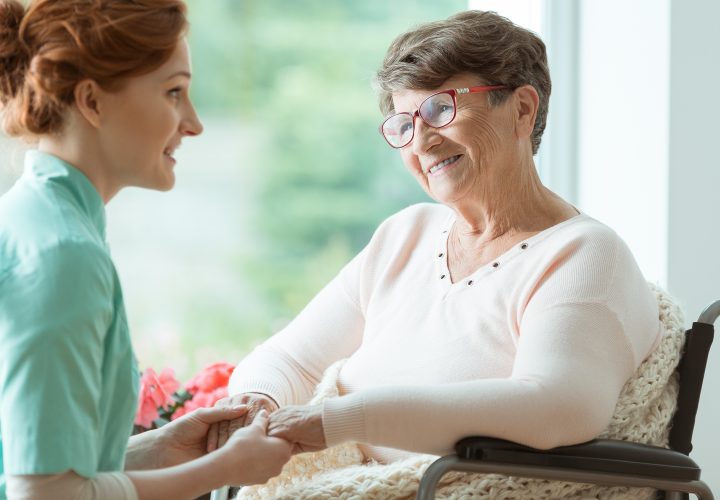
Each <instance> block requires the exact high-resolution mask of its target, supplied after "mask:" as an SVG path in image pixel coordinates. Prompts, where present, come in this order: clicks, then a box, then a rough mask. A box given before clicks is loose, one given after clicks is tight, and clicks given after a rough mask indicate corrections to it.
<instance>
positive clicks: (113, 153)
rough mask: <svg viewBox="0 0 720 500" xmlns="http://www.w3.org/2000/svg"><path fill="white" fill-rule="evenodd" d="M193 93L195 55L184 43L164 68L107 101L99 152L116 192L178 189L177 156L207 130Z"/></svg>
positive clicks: (136, 79)
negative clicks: (192, 61)
mask: <svg viewBox="0 0 720 500" xmlns="http://www.w3.org/2000/svg"><path fill="white" fill-rule="evenodd" d="M189 89H190V54H189V51H188V46H187V43H186V42H185V41H184V40H182V41H180V42H179V43H178V45H177V47H176V48H175V51H174V52H173V54H172V56H171V57H170V59H169V60H168V61H167V62H165V64H163V65H162V66H160V67H159V68H158V69H156V70H155V71H153V72H152V73H147V74H145V75H141V76H138V77H134V78H131V79H129V80H128V82H127V83H126V84H125V86H124V87H123V88H122V90H120V91H118V92H113V93H111V94H107V95H106V96H105V97H106V99H105V100H104V103H105V109H104V110H103V111H104V113H103V115H104V119H103V121H102V125H101V126H100V128H99V137H100V142H101V144H100V146H101V150H102V152H103V156H104V163H105V164H106V166H107V169H108V171H107V174H108V175H109V176H110V177H111V179H112V183H113V184H114V185H115V186H116V188H117V189H121V188H123V187H126V186H136V187H144V188H149V189H157V190H162V191H165V190H168V189H170V188H172V187H173V185H174V184H175V173H174V167H175V158H174V157H173V154H174V152H175V150H176V149H177V148H178V146H180V142H181V141H182V139H183V137H185V136H189V135H198V134H200V133H201V132H202V129H203V127H202V124H201V123H200V121H199V120H198V117H197V114H196V112H195V108H194V107H193V105H192V103H191V102H190V95H189Z"/></svg>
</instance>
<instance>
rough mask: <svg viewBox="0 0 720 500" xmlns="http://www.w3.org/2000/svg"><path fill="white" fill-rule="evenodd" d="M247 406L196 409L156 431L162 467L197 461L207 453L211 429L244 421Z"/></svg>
mask: <svg viewBox="0 0 720 500" xmlns="http://www.w3.org/2000/svg"><path fill="white" fill-rule="evenodd" d="M248 410H249V407H248V406H246V405H235V406H215V407H213V408H198V409H197V410H195V411H192V412H190V413H188V414H186V415H183V416H182V417H180V418H179V419H177V420H173V421H172V422H170V423H169V424H167V425H164V426H163V427H161V428H160V429H158V436H157V448H158V449H157V453H158V455H159V456H161V457H163V458H162V466H163V467H170V466H173V465H178V464H181V463H185V462H187V461H189V460H193V459H195V458H199V457H201V456H203V455H205V454H206V453H207V451H206V450H207V447H208V446H207V441H208V440H207V437H208V432H209V430H210V428H211V427H212V426H213V425H218V423H220V422H230V421H232V420H236V419H239V418H243V417H244V416H245V415H246V414H247V412H248Z"/></svg>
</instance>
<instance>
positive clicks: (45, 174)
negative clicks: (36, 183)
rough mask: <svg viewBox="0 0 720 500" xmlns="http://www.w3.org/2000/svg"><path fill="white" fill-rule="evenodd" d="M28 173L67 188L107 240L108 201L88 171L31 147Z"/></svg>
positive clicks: (28, 156) (27, 161)
mask: <svg viewBox="0 0 720 500" xmlns="http://www.w3.org/2000/svg"><path fill="white" fill-rule="evenodd" d="M25 175H28V176H31V177H34V178H37V179H42V180H46V181H51V182H55V183H57V184H60V185H61V186H63V187H64V188H66V189H67V191H68V192H69V193H70V195H71V196H72V198H73V200H74V201H75V202H77V204H78V206H80V208H81V209H82V211H83V212H84V213H85V214H87V216H88V217H89V218H90V220H91V221H92V223H93V225H94V226H95V228H96V229H97V231H98V233H99V234H100V236H102V239H103V241H104V240H105V204H104V203H103V200H102V198H101V197H100V193H98V191H97V189H95V186H94V185H93V184H92V182H90V179H88V178H87V176H86V175H85V174H84V173H82V172H81V171H80V170H78V169H77V168H75V167H73V166H72V165H71V164H69V163H68V162H66V161H64V160H61V159H60V158H58V157H57V156H55V155H51V154H49V153H43V152H41V151H38V150H36V149H31V150H29V151H28V152H27V153H25Z"/></svg>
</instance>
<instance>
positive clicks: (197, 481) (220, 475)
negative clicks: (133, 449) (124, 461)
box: [126, 452, 227, 500]
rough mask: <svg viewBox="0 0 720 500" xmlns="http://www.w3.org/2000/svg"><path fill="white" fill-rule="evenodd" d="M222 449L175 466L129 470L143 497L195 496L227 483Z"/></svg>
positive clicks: (157, 499) (150, 499) (151, 499)
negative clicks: (221, 457)
mask: <svg viewBox="0 0 720 500" xmlns="http://www.w3.org/2000/svg"><path fill="white" fill-rule="evenodd" d="M219 458H220V457H219V455H218V452H215V453H212V454H209V455H205V456H203V457H201V458H198V459H196V460H192V461H190V462H186V463H184V464H181V465H177V466H174V467H168V468H165V469H155V470H142V471H128V472H126V474H127V476H128V477H129V478H130V480H131V481H132V483H133V485H134V486H135V489H136V490H137V493H138V498H139V499H140V500H163V499H166V498H174V499H178V500H180V499H186V498H187V499H192V498H197V497H199V496H201V495H203V494H205V493H207V492H209V491H212V490H214V489H217V488H220V487H221V486H223V485H224V484H225V482H226V478H227V474H226V472H225V471H224V464H223V461H222V460H220V459H219Z"/></svg>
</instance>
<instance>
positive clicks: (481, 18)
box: [375, 10, 551, 154]
mask: <svg viewBox="0 0 720 500" xmlns="http://www.w3.org/2000/svg"><path fill="white" fill-rule="evenodd" d="M459 73H472V74H474V75H477V76H478V78H480V79H482V81H483V83H485V84H487V85H506V86H507V87H508V88H509V89H508V90H498V91H493V92H490V93H489V94H488V96H489V103H490V105H493V106H494V105H498V104H501V103H503V102H504V101H505V100H506V99H507V97H508V96H509V95H510V94H511V92H512V89H516V88H518V87H520V86H522V85H532V86H533V87H534V88H535V90H536V91H537V93H538V95H539V97H540V104H539V107H538V112H537V117H536V119H535V127H534V128H533V132H532V136H531V142H532V150H533V154H536V153H537V150H538V148H539V147H540V140H541V138H542V134H543V132H544V131H545V123H546V121H547V114H548V104H549V101H550V90H551V84H550V71H549V69H548V63H547V53H546V50H545V44H544V43H543V41H542V40H541V39H540V38H539V37H538V36H537V35H535V34H534V33H533V32H531V31H529V30H527V29H525V28H521V27H520V26H517V25H515V24H513V23H512V22H511V21H510V20H508V19H506V18H504V17H502V16H500V15H498V14H496V13H495V12H483V11H479V10H470V11H465V12H461V13H458V14H455V15H453V16H451V17H449V18H447V19H446V20H444V21H435V22H430V23H426V24H421V25H420V26H418V27H416V28H414V29H412V30H410V31H408V32H406V33H403V34H402V35H400V36H398V37H397V38H396V39H395V40H394V41H393V42H392V44H391V45H390V47H389V48H388V51H387V54H386V55H385V60H384V61H383V64H382V67H381V68H380V69H379V70H378V72H377V75H376V77H375V86H376V88H377V90H378V93H379V96H378V97H379V101H380V110H381V111H382V113H383V115H388V114H390V113H392V112H393V111H394V106H393V102H392V94H393V93H394V92H397V91H401V90H431V89H434V88H437V87H438V86H440V85H441V84H442V83H443V82H444V81H445V80H447V79H448V78H451V77H452V76H454V75H457V74H459Z"/></svg>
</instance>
